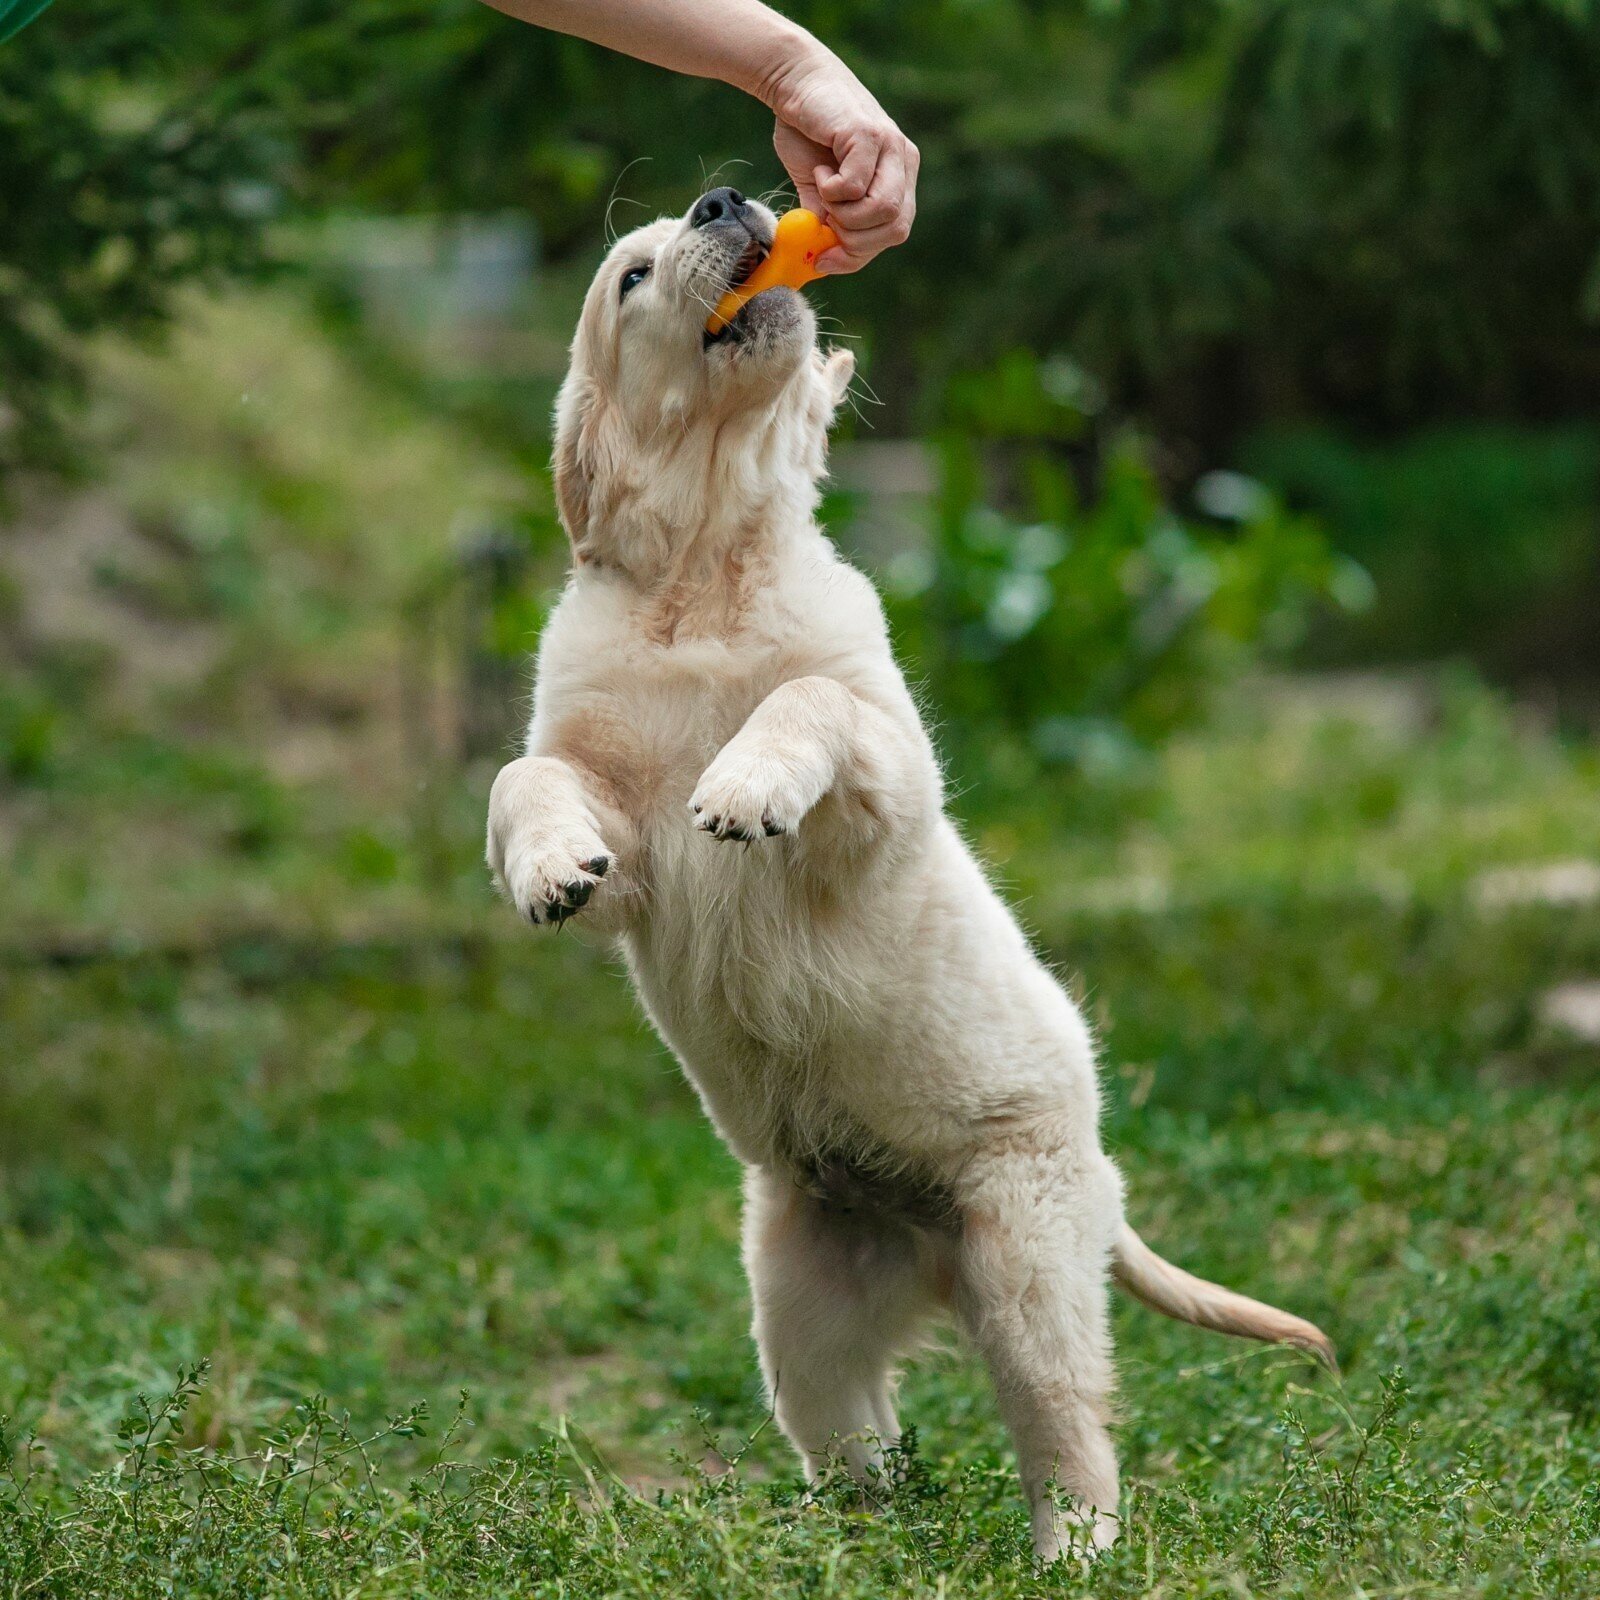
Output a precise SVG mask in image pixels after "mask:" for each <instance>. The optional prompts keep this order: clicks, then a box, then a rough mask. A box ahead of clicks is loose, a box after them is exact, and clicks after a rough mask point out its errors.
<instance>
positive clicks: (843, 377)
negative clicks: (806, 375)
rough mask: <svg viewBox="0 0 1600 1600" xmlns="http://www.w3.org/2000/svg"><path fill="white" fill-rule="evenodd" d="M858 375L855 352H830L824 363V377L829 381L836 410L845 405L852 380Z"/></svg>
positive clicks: (835, 350) (836, 350) (829, 388)
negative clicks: (845, 398)
mask: <svg viewBox="0 0 1600 1600" xmlns="http://www.w3.org/2000/svg"><path fill="white" fill-rule="evenodd" d="M855 375H856V358H855V352H854V351H853V350H838V349H834V350H830V351H829V352H828V359H827V360H826V361H824V362H823V363H822V376H823V377H824V378H826V379H827V380H828V390H829V392H830V393H831V394H832V395H833V405H834V409H835V410H838V408H839V407H840V406H841V405H843V404H844V397H845V396H846V395H847V394H848V393H849V392H850V380H851V379H852V378H853V377H855Z"/></svg>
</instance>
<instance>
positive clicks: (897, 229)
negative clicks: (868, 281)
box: [817, 212, 912, 275]
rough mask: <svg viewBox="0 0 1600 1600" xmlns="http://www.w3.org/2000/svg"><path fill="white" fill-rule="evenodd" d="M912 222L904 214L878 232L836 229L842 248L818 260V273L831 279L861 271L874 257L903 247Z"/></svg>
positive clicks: (882, 225)
mask: <svg viewBox="0 0 1600 1600" xmlns="http://www.w3.org/2000/svg"><path fill="white" fill-rule="evenodd" d="M911 221H912V217H911V215H910V214H908V213H906V212H902V213H901V214H900V215H899V216H898V217H896V218H895V219H894V221H892V222H885V223H883V224H881V225H880V226H878V227H876V228H861V229H858V230H856V231H854V232H851V231H849V230H844V231H841V230H839V229H837V228H836V229H835V230H834V232H836V233H838V234H839V246H838V248H837V249H836V250H829V251H827V252H826V253H825V254H824V255H821V256H819V257H818V258H817V270H818V271H819V272H821V273H824V274H828V275H832V274H835V273H842V272H856V271H859V270H860V269H861V268H862V267H864V266H866V264H867V263H868V262H869V261H870V260H872V258H873V257H874V256H876V255H880V254H882V252H883V251H885V250H889V249H892V248H893V247H894V246H895V245H897V244H904V243H905V242H906V240H907V239H908V238H909V237H910V236H911Z"/></svg>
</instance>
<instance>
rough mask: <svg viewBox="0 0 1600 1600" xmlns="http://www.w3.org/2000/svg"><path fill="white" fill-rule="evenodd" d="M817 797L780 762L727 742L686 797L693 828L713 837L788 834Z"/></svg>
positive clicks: (748, 837)
mask: <svg viewBox="0 0 1600 1600" xmlns="http://www.w3.org/2000/svg"><path fill="white" fill-rule="evenodd" d="M817 798H818V797H817V796H816V795H814V794H810V793H808V792H807V791H806V788H805V785H804V784H803V783H802V782H801V781H800V780H799V779H798V778H797V777H796V776H795V774H794V773H793V772H792V771H791V770H790V769H789V768H788V767H787V766H786V765H785V764H784V763H783V762H781V761H777V760H774V759H772V758H770V757H767V758H762V757H750V756H746V755H744V754H742V753H741V752H739V751H737V750H736V749H735V748H734V747H733V746H732V745H728V746H726V747H725V748H724V749H723V751H722V753H721V754H720V755H719V756H718V757H717V759H716V760H715V761H713V762H712V763H711V765H710V766H709V767H707V768H706V770H705V771H704V772H703V773H702V774H701V776H700V782H699V784H698V785H696V787H695V791H694V793H693V794H692V795H691V796H690V797H689V812H690V815H691V816H692V817H693V818H694V825H695V827H697V828H699V829H700V830H701V831H702V832H703V833H709V834H710V835H711V836H712V838H714V839H739V840H742V841H744V842H745V843H747V844H748V843H749V842H750V841H752V840H755V839H775V838H777V837H778V836H779V835H780V834H786V833H793V832H794V831H795V829H796V828H798V827H799V826H800V819H801V818H802V817H803V816H804V815H805V814H806V812H808V811H809V810H810V809H811V808H812V806H813V805H815V804H816V802H817Z"/></svg>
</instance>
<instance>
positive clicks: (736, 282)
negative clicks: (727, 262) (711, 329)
mask: <svg viewBox="0 0 1600 1600" xmlns="http://www.w3.org/2000/svg"><path fill="white" fill-rule="evenodd" d="M769 248H770V241H767V242H763V241H762V240H760V239H758V238H756V236H755V235H754V234H751V235H750V237H749V239H748V240H747V241H746V243H745V247H744V249H743V250H741V251H740V252H739V255H738V259H737V260H735V262H734V263H733V266H732V267H731V268H730V269H729V272H728V281H727V284H726V286H725V288H724V290H723V293H724V294H726V293H727V291H728V290H729V289H737V288H738V287H739V286H740V285H741V284H742V283H745V282H747V281H748V279H749V277H750V274H751V273H752V272H754V271H755V270H756V268H757V267H759V266H760V265H761V263H762V262H763V261H765V260H766V259H767V250H768V249H769ZM750 304H751V302H750V301H749V300H746V301H745V303H744V304H743V305H742V306H740V307H739V309H738V311H736V312H735V313H734V315H733V316H732V317H730V318H729V319H728V323H727V326H726V327H724V328H723V330H722V332H721V333H708V334H706V335H705V336H704V338H703V339H702V341H701V343H702V345H703V347H704V348H705V349H707V350H709V349H710V348H711V347H712V346H713V345H717V344H738V343H740V342H741V341H742V340H743V338H744V336H745V332H746V329H747V328H748V323H746V321H745V312H746V311H748V310H749V309H750Z"/></svg>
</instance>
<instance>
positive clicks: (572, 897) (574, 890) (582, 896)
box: [561, 883, 594, 911]
mask: <svg viewBox="0 0 1600 1600" xmlns="http://www.w3.org/2000/svg"><path fill="white" fill-rule="evenodd" d="M561 893H562V895H563V896H564V897H565V900H566V903H567V904H568V905H569V906H571V907H572V909H573V910H574V911H576V910H577V909H578V907H579V906H586V905H588V903H589V896H590V895H592V894H593V893H594V885H593V884H592V883H564V884H562V885H561Z"/></svg>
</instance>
